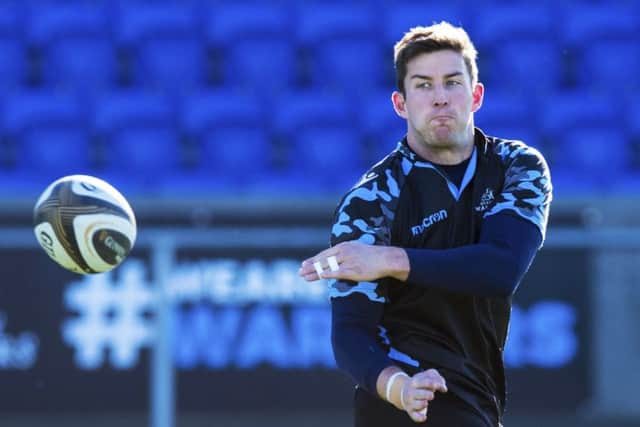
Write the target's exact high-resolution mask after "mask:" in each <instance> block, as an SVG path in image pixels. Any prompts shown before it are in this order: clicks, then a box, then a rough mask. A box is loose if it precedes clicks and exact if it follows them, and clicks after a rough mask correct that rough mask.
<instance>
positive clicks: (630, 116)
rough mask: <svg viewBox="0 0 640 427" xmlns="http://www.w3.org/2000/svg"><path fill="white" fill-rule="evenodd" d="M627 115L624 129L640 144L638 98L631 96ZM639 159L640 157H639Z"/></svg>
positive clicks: (639, 103) (639, 105) (639, 108)
mask: <svg viewBox="0 0 640 427" xmlns="http://www.w3.org/2000/svg"><path fill="white" fill-rule="evenodd" d="M626 111H627V117H626V123H625V129H627V132H628V133H629V134H630V135H631V137H632V138H633V139H634V140H636V141H637V142H638V144H640V99H638V98H637V97H636V96H633V97H632V98H631V99H630V102H629V104H628V107H627V108H626ZM639 160H640V159H639Z"/></svg>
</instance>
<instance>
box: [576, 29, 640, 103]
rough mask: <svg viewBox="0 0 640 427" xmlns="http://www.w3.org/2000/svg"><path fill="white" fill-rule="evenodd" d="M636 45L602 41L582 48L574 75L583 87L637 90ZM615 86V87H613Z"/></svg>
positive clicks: (639, 61) (639, 64) (639, 57)
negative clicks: (576, 75)
mask: <svg viewBox="0 0 640 427" xmlns="http://www.w3.org/2000/svg"><path fill="white" fill-rule="evenodd" d="M639 70H640V45H639V43H638V41H624V42H619V41H603V42H596V43H594V44H591V45H587V46H584V47H583V48H582V49H581V51H580V60H579V62H578V66H577V67H576V71H577V74H578V83H579V84H580V85H581V86H582V87H590V88H597V89H599V90H601V91H610V90H611V89H612V87H615V90H616V91H618V90H620V91H623V92H629V91H635V90H638V89H640V73H639ZM613 82H615V85H613Z"/></svg>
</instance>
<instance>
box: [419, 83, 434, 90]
mask: <svg viewBox="0 0 640 427" xmlns="http://www.w3.org/2000/svg"><path fill="white" fill-rule="evenodd" d="M416 87H418V88H421V89H426V88H430V87H431V83H429V82H422V83H418V85H417V86H416Z"/></svg>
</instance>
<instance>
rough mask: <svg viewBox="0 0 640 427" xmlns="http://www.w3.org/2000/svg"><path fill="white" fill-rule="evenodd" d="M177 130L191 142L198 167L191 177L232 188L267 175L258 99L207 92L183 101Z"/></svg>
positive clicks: (266, 150)
mask: <svg viewBox="0 0 640 427" xmlns="http://www.w3.org/2000/svg"><path fill="white" fill-rule="evenodd" d="M181 128H182V129H183V132H184V133H185V134H186V135H187V136H188V137H189V139H190V140H192V141H193V142H194V143H195V145H196V147H195V151H196V152H197V153H198V159H199V164H198V165H197V168H196V169H197V171H194V172H195V173H201V174H203V175H209V180H210V179H211V177H212V176H215V177H216V179H220V178H229V179H233V181H234V182H235V183H236V184H241V183H245V182H246V181H251V180H256V179H257V177H259V176H261V175H262V174H264V173H266V172H267V168H268V167H269V166H270V165H271V160H272V158H273V153H272V149H271V145H270V141H269V135H268V131H267V126H266V119H265V111H264V108H263V106H262V105H261V103H260V102H259V100H258V99H256V98H254V97H252V96H249V95H246V94H233V93H230V92H229V91H228V90H219V91H208V92H205V93H200V94H198V95H195V96H191V97H189V98H188V99H186V101H185V103H184V105H183V108H182V111H181Z"/></svg>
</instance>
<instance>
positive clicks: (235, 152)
mask: <svg viewBox="0 0 640 427" xmlns="http://www.w3.org/2000/svg"><path fill="white" fill-rule="evenodd" d="M201 144H202V151H201V161H200V163H201V165H200V169H201V170H203V171H204V172H205V173H207V174H210V175H212V176H221V177H223V178H231V179H233V181H234V182H235V183H236V184H238V185H240V186H242V185H246V184H247V183H255V182H259V178H260V177H261V176H263V175H264V174H265V173H268V171H269V168H270V167H271V166H272V160H273V152H272V149H271V144H270V141H269V135H268V133H267V132H266V130H265V129H263V128H260V127H226V128H218V129H212V130H211V131H209V132H206V133H205V134H203V136H202V140H201Z"/></svg>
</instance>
